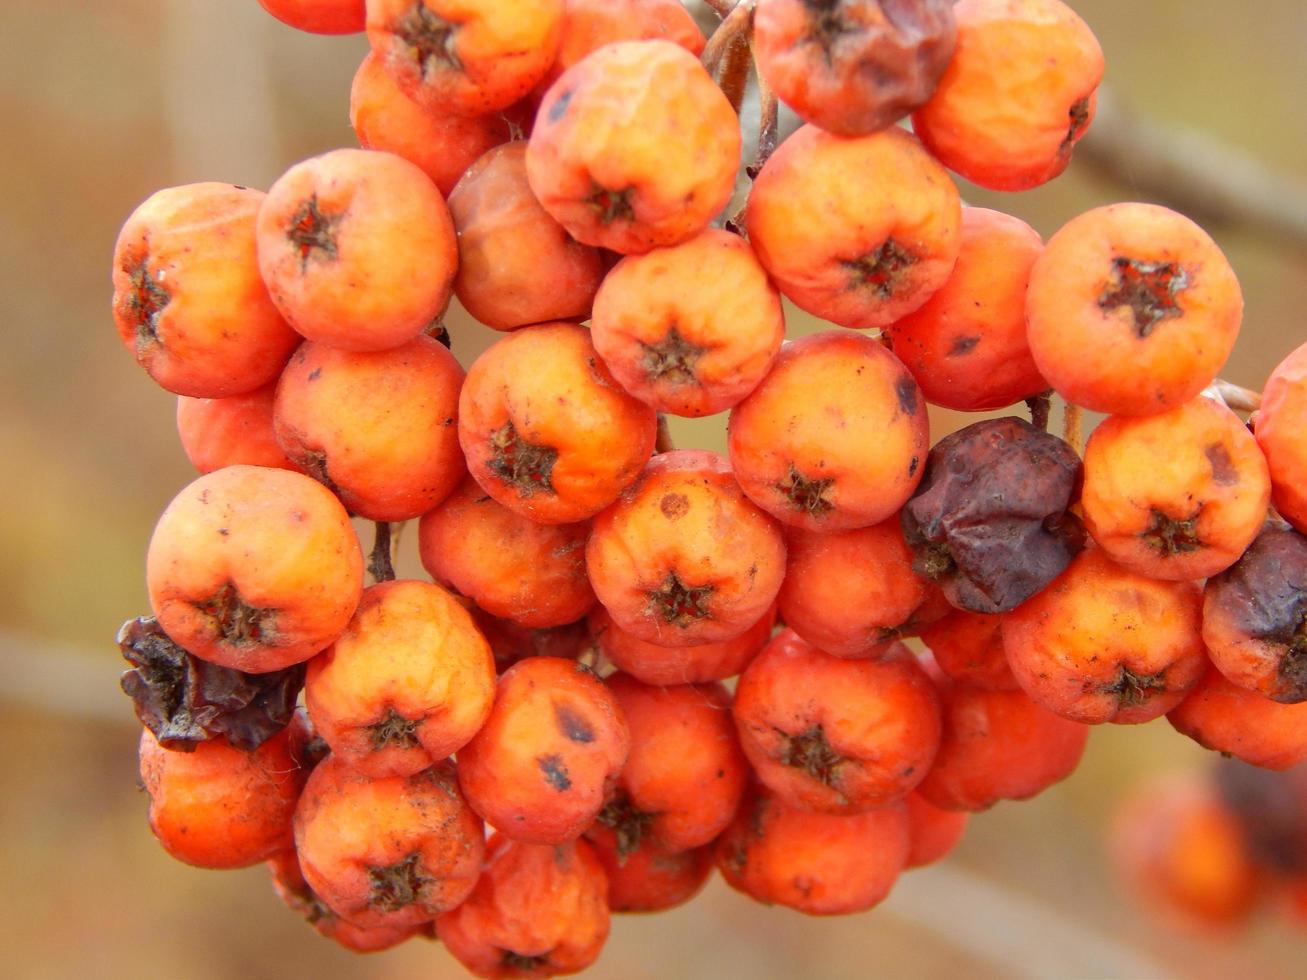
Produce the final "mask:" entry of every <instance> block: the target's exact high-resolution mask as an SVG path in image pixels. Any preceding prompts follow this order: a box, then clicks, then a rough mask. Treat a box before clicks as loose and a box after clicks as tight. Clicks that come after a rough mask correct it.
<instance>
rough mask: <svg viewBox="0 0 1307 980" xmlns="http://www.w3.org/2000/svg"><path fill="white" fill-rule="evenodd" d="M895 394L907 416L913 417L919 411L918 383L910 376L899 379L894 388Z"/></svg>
mask: <svg viewBox="0 0 1307 980" xmlns="http://www.w3.org/2000/svg"><path fill="white" fill-rule="evenodd" d="M894 393H895V394H896V395H898V396H899V408H901V409H903V413H904V414H905V415H912V414H913V413H915V412H916V410H917V382H916V381H915V380H913V378H912V377H911V376H910V375H906V374H905V375H904V376H903V377H901V378H899V381H898V384H896V385H895V386H894Z"/></svg>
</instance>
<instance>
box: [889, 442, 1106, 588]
mask: <svg viewBox="0 0 1307 980" xmlns="http://www.w3.org/2000/svg"><path fill="white" fill-rule="evenodd" d="M1079 483H1080V458H1079V457H1078V456H1077V455H1076V453H1075V451H1074V450H1073V449H1072V448H1071V447H1070V446H1069V445H1067V444H1066V443H1065V442H1063V441H1062V440H1061V439H1058V438H1057V437H1056V436H1051V435H1049V434H1048V433H1046V432H1041V431H1040V430H1039V429H1037V428H1035V427H1034V426H1033V425H1031V424H1030V423H1029V422H1026V421H1024V420H1022V419H1017V418H1002V419H990V420H986V421H983V422H976V423H975V424H973V425H969V426H967V427H966V428H965V429H961V430H959V431H958V432H955V433H953V434H952V435H950V436H947V437H946V438H944V439H941V440H940V441H939V443H938V444H937V445H936V446H935V448H934V449H932V450H931V451H930V456H929V457H928V459H927V461H926V473H925V476H924V477H923V479H922V481H921V486H920V487H918V489H917V492H916V494H915V495H914V496H913V498H912V499H911V500H909V501H908V503H907V504H906V505H905V506H904V508H903V513H902V515H901V520H902V521H903V533H904V536H905V538H906V539H907V542H908V545H909V547H911V548H912V551H913V554H914V562H913V567H914V568H915V569H916V571H917V572H918V574H921V575H925V576H927V577H928V578H931V579H933V580H935V581H937V582H939V584H940V585H941V586H942V588H943V589H944V595H945V598H947V599H948V601H949V602H950V603H952V604H953V605H954V606H956V607H958V608H959V609H967V610H970V611H971V612H983V613H1000V612H1007V611H1008V610H1010V609H1015V608H1016V607H1017V606H1019V605H1020V604H1021V603H1023V602H1025V601H1026V600H1027V599H1029V598H1030V597H1031V596H1032V595H1034V594H1035V593H1036V592H1038V591H1039V590H1040V589H1042V588H1044V586H1046V585H1047V584H1048V583H1049V582H1051V581H1052V580H1053V579H1054V578H1056V577H1057V576H1058V575H1059V574H1060V573H1061V572H1062V570H1063V569H1064V568H1066V566H1067V564H1068V563H1069V562H1070V561H1071V559H1072V558H1074V557H1075V556H1076V554H1077V553H1078V552H1079V551H1080V549H1081V548H1082V547H1083V546H1084V530H1083V528H1082V527H1081V526H1080V522H1079V520H1078V519H1076V517H1075V516H1074V515H1071V514H1068V513H1067V507H1068V506H1069V504H1070V503H1071V501H1072V499H1073V495H1074V493H1075V491H1076V489H1077V487H1078V485H1079Z"/></svg>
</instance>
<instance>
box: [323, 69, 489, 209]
mask: <svg viewBox="0 0 1307 980" xmlns="http://www.w3.org/2000/svg"><path fill="white" fill-rule="evenodd" d="M349 124H350V125H351V126H353V127H354V134H355V135H356V136H357V137H358V141H359V145H360V146H362V147H363V148H364V149H365V150H384V151H386V152H387V153H394V154H395V155H396V156H401V157H403V158H404V159H405V160H407V161H408V162H409V163H412V164H415V165H416V166H418V167H419V168H421V170H422V172H423V173H425V174H426V175H427V176H428V177H430V178H431V182H432V183H434V184H435V185H436V187H437V189H439V191H440V193H441V194H444V195H445V196H446V197H448V196H449V193H450V192H451V191H452V190H453V189H454V185H455V184H457V183H458V179H459V177H461V176H462V175H463V171H465V170H467V168H468V167H469V166H471V164H472V161H474V160H475V159H476V158H477V157H479V156H481V154H483V153H485V152H487V151H489V150H490V149H492V148H494V147H496V146H498V145H499V144H500V143H506V142H508V140H509V139H510V138H511V137H510V133H511V127H510V126H509V123H508V120H507V119H505V118H504V116H502V115H499V114H495V115H489V116H456V115H453V114H451V113H448V112H443V111H437V110H432V109H428V108H426V107H424V106H421V105H419V104H418V103H416V102H414V101H413V100H412V99H410V98H409V97H408V96H407V95H405V94H404V93H403V91H401V90H400V87H399V83H398V82H396V81H395V79H394V78H393V77H392V76H391V74H390V72H388V71H386V69H385V66H384V65H383V63H382V60H381V58H380V57H378V56H377V55H376V53H375V52H371V51H370V52H368V55H367V57H365V58H364V59H363V62H362V63H361V64H360V65H359V67H358V71H357V72H355V73H354V83H353V85H352V86H351V87H350V90H349Z"/></svg>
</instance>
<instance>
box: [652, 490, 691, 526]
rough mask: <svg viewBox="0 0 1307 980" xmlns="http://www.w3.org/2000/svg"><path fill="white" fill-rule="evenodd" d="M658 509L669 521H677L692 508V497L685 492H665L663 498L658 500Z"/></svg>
mask: <svg viewBox="0 0 1307 980" xmlns="http://www.w3.org/2000/svg"><path fill="white" fill-rule="evenodd" d="M658 509H659V510H660V511H662V512H663V516H664V517H666V518H667V519H668V520H669V521H675V520H678V519H680V518H681V517H683V516H684V515H685V512H686V511H687V510H689V509H690V499H689V498H688V497H686V495H685V494H683V493H665V494H663V499H662V500H660V501H659V502H658Z"/></svg>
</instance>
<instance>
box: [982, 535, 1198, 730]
mask: <svg viewBox="0 0 1307 980" xmlns="http://www.w3.org/2000/svg"><path fill="white" fill-rule="evenodd" d="M1201 629H1202V593H1201V592H1200V590H1199V589H1198V586H1196V585H1195V584H1194V583H1192V582H1166V581H1158V580H1156V579H1153V578H1149V577H1147V576H1145V575H1142V574H1140V573H1139V572H1134V571H1131V570H1129V569H1127V568H1122V567H1121V566H1120V565H1117V564H1116V563H1115V562H1113V561H1112V560H1111V559H1110V558H1109V557H1108V556H1107V555H1106V554H1105V553H1104V552H1103V551H1102V550H1100V549H1098V548H1091V549H1089V550H1088V551H1085V552H1083V553H1082V554H1081V555H1080V556H1079V557H1078V558H1076V559H1075V561H1073V562H1072V563H1071V565H1070V566H1069V567H1068V568H1067V570H1066V571H1065V572H1064V573H1063V574H1062V575H1061V576H1059V577H1058V578H1057V579H1056V580H1055V581H1054V582H1053V584H1052V585H1050V586H1049V587H1048V588H1047V589H1045V590H1044V591H1043V592H1041V593H1040V594H1039V595H1037V596H1035V597H1034V598H1032V599H1030V600H1029V601H1028V602H1026V603H1025V604H1024V605H1022V606H1020V607H1019V608H1017V609H1015V610H1013V611H1012V612H1010V613H1008V614H1007V615H1006V616H1004V617H1003V646H1004V648H1005V649H1006V650H1007V658H1008V663H1009V665H1010V666H1011V667H1012V673H1013V675H1014V676H1015V677H1016V679H1017V682H1018V683H1019V684H1020V685H1021V687H1022V689H1023V690H1024V691H1025V692H1026V693H1027V694H1028V695H1029V696H1030V697H1031V698H1033V699H1034V700H1035V701H1037V702H1038V703H1039V704H1041V705H1043V706H1044V707H1045V708H1047V709H1048V710H1050V711H1055V712H1057V713H1058V714H1059V715H1062V716H1063V717H1065V718H1069V719H1071V720H1072V721H1079V722H1083V723H1085V724H1089V725H1096V724H1100V723H1102V722H1105V721H1112V722H1116V723H1118V724H1125V725H1137V724H1141V723H1142V722H1145V721H1151V720H1152V719H1154V718H1156V717H1157V716H1158V715H1162V714H1165V713H1166V712H1167V711H1170V710H1171V709H1172V708H1173V707H1175V706H1176V705H1177V704H1179V703H1180V701H1181V699H1182V698H1184V696H1185V693H1186V692H1187V691H1188V690H1189V689H1190V688H1192V687H1193V686H1194V685H1195V684H1197V683H1198V681H1199V679H1200V678H1201V677H1202V675H1203V671H1204V670H1205V669H1206V668H1207V656H1206V653H1205V651H1204V649H1203V639H1202V634H1201Z"/></svg>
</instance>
